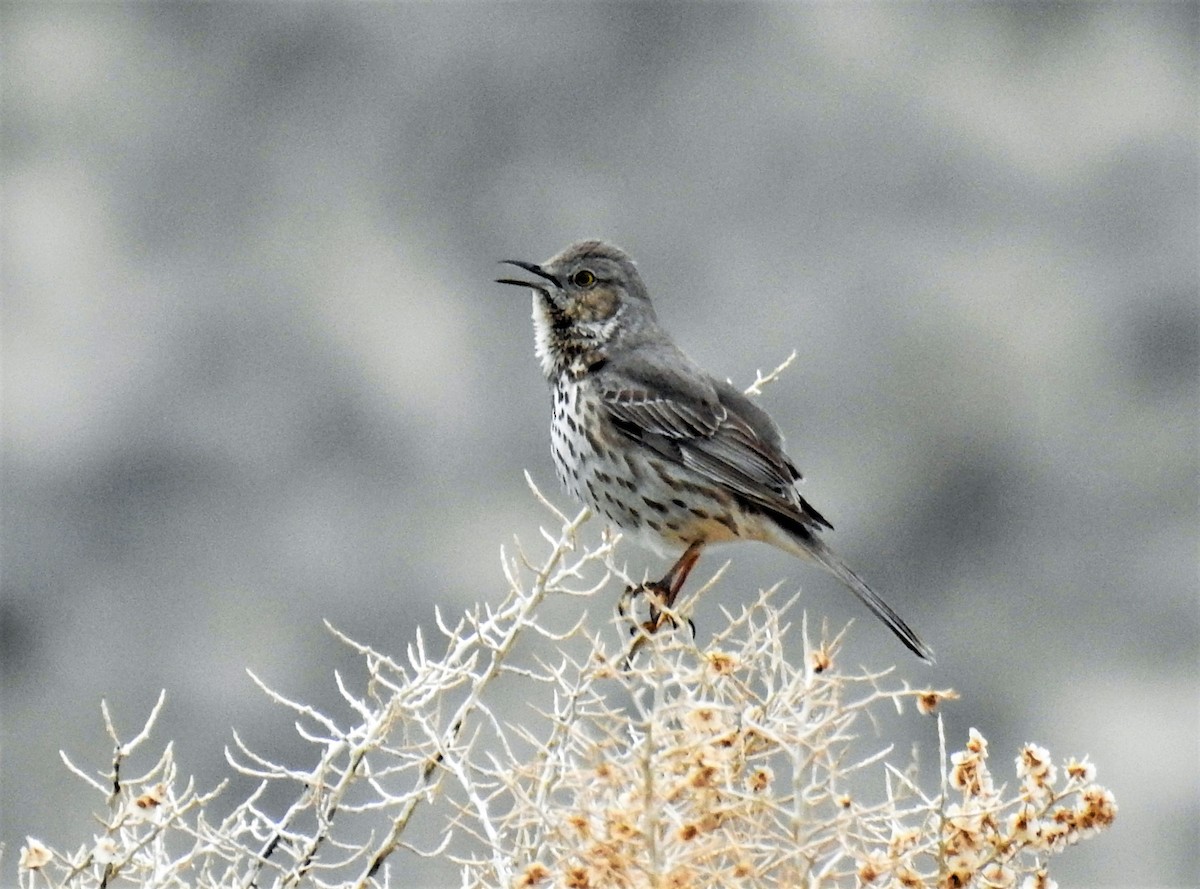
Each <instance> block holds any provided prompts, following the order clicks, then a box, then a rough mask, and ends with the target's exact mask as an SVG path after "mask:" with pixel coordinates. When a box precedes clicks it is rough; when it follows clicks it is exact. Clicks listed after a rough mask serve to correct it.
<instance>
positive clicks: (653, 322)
mask: <svg viewBox="0 0 1200 889" xmlns="http://www.w3.org/2000/svg"><path fill="white" fill-rule="evenodd" d="M504 262H505V263H507V264H508V265H515V266H517V267H518V268H521V269H524V270H525V271H527V272H530V273H531V274H533V275H534V276H536V277H537V278H538V279H539V280H535V281H519V280H516V279H514V278H498V279H497V280H498V281H499V283H501V284H514V285H516V286H518V287H529V288H531V289H532V290H533V329H534V337H535V349H536V351H537V355H538V358H539V360H540V361H541V363H542V370H543V371H544V372H545V373H546V375H547V376H548V377H553V376H556V375H557V374H559V373H562V372H564V371H570V372H576V373H582V372H583V371H585V370H586V369H587V367H589V366H590V365H592V364H594V363H595V362H597V361H602V360H603V359H604V358H605V357H606V355H607V353H608V352H609V350H610V349H612V348H615V347H618V346H620V345H622V344H624V343H628V342H632V341H634V340H636V338H637V337H638V336H639V335H641V334H643V333H644V332H646V331H647V330H651V329H657V319H656V318H655V315H654V307H653V306H651V304H650V297H649V295H648V294H647V293H646V285H645V284H643V283H642V278H641V276H640V275H639V274H638V271H637V267H636V266H634V264H633V260H632V259H630V258H629V257H628V256H627V255H626V254H625V253H624V252H623V251H622V250H619V249H618V248H616V247H613V246H612V245H611V244H606V243H604V242H603V241H578V242H577V243H574V244H572V245H571V246H569V247H567V248H566V249H565V250H563V251H562V252H561V253H559V254H558V255H557V256H555V257H553V258H552V259H549V260H547V261H546V262H544V263H542V264H541V265H537V264H535V263H532V262H522V261H521V260H516V259H507V260H504Z"/></svg>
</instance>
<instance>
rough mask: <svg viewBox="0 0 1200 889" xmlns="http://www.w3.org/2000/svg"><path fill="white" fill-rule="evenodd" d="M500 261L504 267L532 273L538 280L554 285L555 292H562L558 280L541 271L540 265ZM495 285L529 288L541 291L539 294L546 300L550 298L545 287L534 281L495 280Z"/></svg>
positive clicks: (509, 260)
mask: <svg viewBox="0 0 1200 889" xmlns="http://www.w3.org/2000/svg"><path fill="white" fill-rule="evenodd" d="M500 261H501V262H503V263H504V264H506V265H515V266H516V267H517V268H520V269H525V271H527V272H532V273H533V274H535V275H537V276H538V277H539V278H545V279H546V280H547V281H549V282H550V283H551V284H553V285H554V288H555V289H556V290H562V284H560V283H559V280H558V278H556V277H554V276H553V275H552V274H550V273H549V272H547V271H544V270H543V269H542V267H541V266H540V265H537V264H536V263H532V262H521V260H519V259H502V260H500ZM496 283H497V284H512V285H514V286H516V287H530V288H532V289H534V290H538V291H541V293H542V294H543V295H545V296H546V298H547V299H549V298H550V291H548V290H547V289H546V285H544V284H541V283H538V282H535V281H518V280H517V279H515V278H497V279H496Z"/></svg>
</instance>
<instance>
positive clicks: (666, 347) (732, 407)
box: [496, 240, 934, 663]
mask: <svg viewBox="0 0 1200 889" xmlns="http://www.w3.org/2000/svg"><path fill="white" fill-rule="evenodd" d="M502 263H503V264H506V265H511V266H515V267H517V268H520V269H522V270H524V271H525V272H528V273H529V274H530V275H531V276H532V277H533V280H522V279H519V278H497V279H496V282H497V283H499V284H509V285H513V286H517V287H526V288H529V289H530V290H532V294H533V329H534V351H535V354H536V356H537V359H538V361H539V363H540V365H541V370H542V373H543V374H544V376H545V377H546V380H547V382H548V383H549V386H550V390H551V393H552V394H551V404H552V411H551V424H550V440H551V455H552V457H553V461H554V466H555V470H556V472H557V475H558V478H559V480H560V482H561V483H562V485H563V487H564V488H565V489H566V491H567V493H568V494H570V495H571V496H572V497H574V498H575V499H576V500H579V501H581V502H582V503H583V504H585V505H586V506H588V507H590V508H591V509H592V510H593V511H594V512H596V513H599V514H601V515H603V516H604V517H605V518H606V519H607V520H608V521H609V522H610V523H612V524H613V525H615V526H617V527H618V528H620V529H621V530H622V531H623V532H624V533H626V534H628V535H629V536H631V537H633V538H634V539H635V540H637V541H638V542H639V543H641V544H642V545H644V546H645V547H647V548H649V549H650V550H652V551H654V552H657V553H658V554H659V555H660V556H677V559H676V561H675V562H674V563H673V564H672V566H671V567H670V569H669V570H668V571H667V573H666V575H664V576H663V578H662V579H661V580H658V581H655V582H653V583H650V584H646V585H644V586H646V587H649V588H650V589H651V590H653V591H654V592H656V593H657V594H658V595H659V596H660V597H661V599H662V601H663V602H664V603H665V605H666V607H667V608H668V609H669V608H670V607H671V606H672V605H673V604H674V602H675V599H676V597H677V596H678V594H679V591H680V590H681V589H682V587H683V585H684V583H685V581H686V580H687V577H688V575H689V574H690V573H691V571H692V569H693V568H694V567H695V564H696V561H697V560H698V559H699V558H700V553H701V551H702V550H703V549H704V548H705V547H706V546H709V545H710V544H719V543H726V542H731V541H740V540H754V541H762V542H765V543H768V544H771V545H773V546H775V547H778V548H779V549H782V550H784V551H786V552H788V553H791V554H792V555H795V556H798V557H799V558H801V559H804V560H806V561H811V562H815V563H817V564H818V565H820V566H821V567H822V568H824V569H825V570H827V571H828V572H830V573H831V574H833V575H834V576H835V577H837V578H838V579H839V580H840V581H841V582H842V583H843V584H845V586H846V587H848V588H849V589H850V591H851V592H852V593H854V595H855V596H857V597H858V598H859V599H860V600H861V601H862V603H863V604H864V605H866V607H867V608H868V609H869V610H870V611H871V612H872V613H873V614H874V615H875V616H876V617H878V618H879V619H880V620H881V621H883V623H884V624H885V625H886V626H887V627H888V629H890V630H891V631H892V632H893V633H894V634H895V635H896V637H897V638H898V639H899V640H900V641H901V642H902V643H903V644H904V645H905V646H906V647H907V648H908V649H909V651H911V652H913V654H915V655H917V657H919V658H921V659H922V660H924V661H926V662H928V663H933V660H934V654H933V650H932V649H931V648H930V647H929V646H928V645H927V644H925V643H924V642H923V641H922V640H921V639H920V637H919V636H918V635H917V634H916V633H915V632H914V631H913V630H912V629H911V628H910V627H909V626H908V624H907V623H905V622H904V620H903V619H902V618H901V617H900V615H898V614H897V613H896V612H895V610H894V609H892V607H891V606H890V605H888V604H887V603H886V602H885V601H884V600H883V599H882V598H880V597H879V595H878V594H877V593H875V592H874V590H872V589H871V588H870V587H869V586H868V585H867V584H866V582H865V581H864V580H863V579H862V578H861V577H859V576H858V574H856V573H855V572H854V571H853V570H852V569H851V568H850V567H849V566H848V565H846V563H845V562H844V561H843V560H842V559H841V558H840V557H839V556H838V555H837V554H835V553H834V552H833V550H832V549H830V547H829V546H828V544H826V543H825V541H824V540H823V539H822V537H821V535H822V533H823V532H825V531H832V530H833V525H832V524H831V523H830V522H829V521H828V520H827V519H826V518H825V517H824V516H823V515H821V513H820V512H818V511H817V510H816V509H815V508H814V507H813V506H812V504H810V503H809V502H808V501H807V500H806V499H805V498H804V497H802V496H801V495H800V492H799V491H798V489H797V487H796V484H797V482H799V481H800V480H801V478H802V476H801V474H800V472H799V470H797V468H796V466H795V464H794V463H793V462H792V460H791V459H790V458H789V457H788V456H787V454H786V453H785V452H784V439H783V435H782V434H781V432H780V430H779V427H778V426H777V425H776V424H775V422H774V420H772V419H771V417H770V416H769V415H768V414H767V412H766V411H765V410H764V409H763V408H761V407H759V406H758V405H757V404H756V403H755V402H754V401H752V400H751V398H750V397H748V396H747V395H745V394H744V393H742V392H741V391H739V390H738V389H737V388H736V387H734V386H733V385H732V384H731V383H729V382H727V381H723V380H721V379H718V378H716V377H714V376H712V375H710V374H708V373H707V372H705V371H704V370H703V369H701V368H700V366H699V365H697V364H696V362H694V361H693V360H692V359H691V358H689V357H688V356H687V355H686V354H685V353H684V352H683V351H682V350H681V349H680V348H679V347H678V346H677V345H676V344H675V342H674V341H673V340H672V339H671V337H670V335H669V334H668V333H667V332H666V331H665V330H664V329H663V327H662V326H661V325H660V324H659V321H658V317H657V315H656V313H655V310H654V306H653V304H652V303H651V300H650V295H649V292H648V291H647V288H646V285H645V284H644V283H643V281H642V277H641V275H640V273H639V272H638V269H637V267H636V265H635V264H634V262H633V260H632V259H631V258H630V257H629V256H628V255H627V254H626V253H625V252H624V251H623V250H621V249H620V248H618V247H615V246H613V245H611V244H608V243H606V242H604V241H600V240H583V241H577V242H575V243H573V244H571V245H569V246H568V247H566V248H565V249H563V250H562V251H561V252H559V253H558V254H556V255H555V256H554V257H553V258H551V259H549V260H547V261H545V262H543V263H540V264H538V263H533V262H526V261H523V260H516V259H506V260H502ZM656 616H657V612H655V611H653V610H652V612H651V617H652V622H654V621H655V620H656V619H657V618H656Z"/></svg>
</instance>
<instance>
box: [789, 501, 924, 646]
mask: <svg viewBox="0 0 1200 889" xmlns="http://www.w3.org/2000/svg"><path fill="white" fill-rule="evenodd" d="M780 524H781V525H783V523H782V522H781V523H780ZM788 524H789V525H790V524H793V523H790V522H789V523H788ZM797 524H798V523H797ZM784 527H785V528H787V530H788V531H789V532H790V533H788V534H786V535H781V537H784V538H785V540H786V542H784V541H778V542H777V543H776V545H779V546H781V548H782V549H786V550H788V551H789V552H792V553H794V554H795V555H797V556H800V557H801V558H803V559H812V560H813V561H814V562H816V563H818V564H819V565H821V567H823V568H824V569H825V570H826V571H828V572H829V573H830V574H832V575H834V576H835V577H836V578H838V580H840V581H841V582H842V583H844V584H845V585H846V586H848V587H849V588H850V592H852V593H854V595H856V596H858V598H859V599H860V600H861V601H862V603H863V604H864V605H866V606H867V607H868V608H870V609H871V613H872V614H874V615H875V616H876V617H877V618H879V619H880V620H881V621H883V622H884V623H885V624H887V627H888V629H889V630H891V631H892V632H893V633H895V634H896V638H897V639H899V640H900V641H901V642H903V643H904V646H905V647H906V648H907V649H908V650H909V651H911V652H912V653H913V654H915V655H916V656H917V657H919V658H920V659H921V660H923V661H925V662H926V663H929V664H932V663H933V662H934V657H933V649H932V648H930V647H929V646H928V645H926V644H925V643H924V642H922V641H921V637H920V636H918V635H917V634H916V633H914V632H913V630H912V627H910V626H909V625H908V624H906V623H905V622H904V619H903V618H901V617H900V615H898V614H897V613H896V612H895V611H894V610H893V609H892V606H891V605H889V604H888V603H887V602H885V601H883V599H881V598H879V594H878V593H876V592H875V591H874V590H873V589H871V588H870V587H869V586H867V584H866V581H864V580H863V579H862V578H861V577H859V576H858V575H857V574H855V573H854V571H853V570H852V569H851V568H850V566H849V565H847V564H846V563H845V562H843V561H842V560H841V558H840V557H839V556H838V555H837V553H835V552H834V551H833V550H831V549H830V548H829V547H828V546H826V545H825V542H824V541H823V540H821V539H820V538H819V537H817V535H816V534H815V533H814V532H812V531H810V530H809V529H808V528H804V527H801V528H798V529H793V528H790V527H788V526H787V525H784ZM773 542H774V541H773Z"/></svg>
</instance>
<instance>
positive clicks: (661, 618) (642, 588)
mask: <svg viewBox="0 0 1200 889" xmlns="http://www.w3.org/2000/svg"><path fill="white" fill-rule="evenodd" d="M637 596H646V598H647V600H648V601H649V603H650V614H649V620H645V621H640V622H639V621H638V620H637V619H636V617H635V616H633V615H632V614H631V611H632V608H633V599H634V598H635V597H637ZM671 598H672V597H671V589H670V587H669V586H667V585H666V584H665V583H663V582H662V581H650V582H647V583H642V584H638V585H637V586H631V587H626V588H625V592H624V594H623V595H622V596H621V598H620V599H619V600H618V602H617V610H618V612H619V613H620V615H621V617H623V618H625V619H627V620H629V622H630V624H631V626H630V628H629V635H631V636H636V635H639V634H645V635H652V634H654V633H657V632H658V631H659V630H660V629H661V628H662V626H663V625H664V624H670V625H671V627H672V628H674V627H677V626H679V622H678V621H677V620H676V618H675V615H674V614H672V613H671V612H670V611H669V607H670V606H669V605H667V604H666V603H667V602H669V601H670V599H671ZM687 624H688V628H689V629H690V630H691V633H692V638H693V639H695V638H696V624H695V621H693V620H692V619H691V618H690V617H689V618H687Z"/></svg>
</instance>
